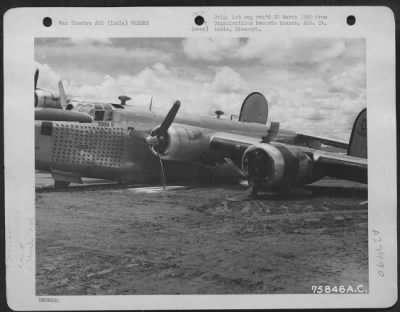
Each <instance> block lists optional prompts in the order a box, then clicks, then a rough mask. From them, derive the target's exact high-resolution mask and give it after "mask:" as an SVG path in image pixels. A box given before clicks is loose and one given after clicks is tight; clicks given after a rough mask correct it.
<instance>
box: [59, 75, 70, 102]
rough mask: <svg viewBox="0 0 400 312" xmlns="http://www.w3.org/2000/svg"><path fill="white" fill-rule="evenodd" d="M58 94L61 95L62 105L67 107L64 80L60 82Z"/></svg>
mask: <svg viewBox="0 0 400 312" xmlns="http://www.w3.org/2000/svg"><path fill="white" fill-rule="evenodd" d="M58 95H59V96H60V103H61V107H62V108H65V107H66V106H67V103H68V101H67V95H66V94H65V90H64V86H63V83H62V81H61V80H60V81H59V82H58Z"/></svg>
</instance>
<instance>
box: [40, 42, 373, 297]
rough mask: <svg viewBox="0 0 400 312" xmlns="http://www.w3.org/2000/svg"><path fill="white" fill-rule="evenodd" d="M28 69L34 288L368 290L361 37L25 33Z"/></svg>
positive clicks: (61, 291)
mask: <svg viewBox="0 0 400 312" xmlns="http://www.w3.org/2000/svg"><path fill="white" fill-rule="evenodd" d="M35 66H36V68H37V69H36V73H35V107H36V108H35V120H36V122H35V140H36V144H35V166H36V168H35V169H36V170H37V171H36V229H37V231H36V247H37V248H36V257H37V258H36V259H37V261H36V292H37V295H93V294H99V295H110V294H114V295H122V294H257V293H261V294H271V293H276V294H281V293H293V294H296V293H313V292H320V291H321V289H322V288H323V290H322V291H324V292H325V291H329V290H328V288H326V290H325V287H331V286H332V289H331V291H332V292H335V291H336V292H337V293H339V292H345V291H346V292H347V291H348V289H350V291H352V292H354V293H364V292H368V213H367V211H368V202H367V199H368V198H367V194H368V187H367V132H366V129H367V118H366V107H367V102H366V75H365V40H364V39H362V38H345V39H344V38H334V39H331V38H329V39H326V38H311V39H310V38H295V39H272V40H265V39H262V38H100V39H96V38H78V39H75V38H36V40H35ZM49 90H52V91H49Z"/></svg>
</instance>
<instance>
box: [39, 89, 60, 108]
mask: <svg viewBox="0 0 400 312" xmlns="http://www.w3.org/2000/svg"><path fill="white" fill-rule="evenodd" d="M35 107H42V108H62V107H61V100H60V97H58V96H56V95H54V94H53V93H51V92H48V91H46V90H41V89H36V90H35Z"/></svg>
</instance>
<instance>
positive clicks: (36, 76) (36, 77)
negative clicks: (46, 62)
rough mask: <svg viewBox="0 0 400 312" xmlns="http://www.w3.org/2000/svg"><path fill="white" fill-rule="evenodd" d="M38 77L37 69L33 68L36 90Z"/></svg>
mask: <svg viewBox="0 0 400 312" xmlns="http://www.w3.org/2000/svg"><path fill="white" fill-rule="evenodd" d="M38 79H39V69H36V70H35V90H36V86H37V82H38Z"/></svg>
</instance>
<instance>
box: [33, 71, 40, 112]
mask: <svg viewBox="0 0 400 312" xmlns="http://www.w3.org/2000/svg"><path fill="white" fill-rule="evenodd" d="M38 79H39V69H36V70H35V78H34V87H35V88H34V90H33V94H34V95H35V107H36V106H37V105H38V96H37V94H36V87H37V82H38Z"/></svg>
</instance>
